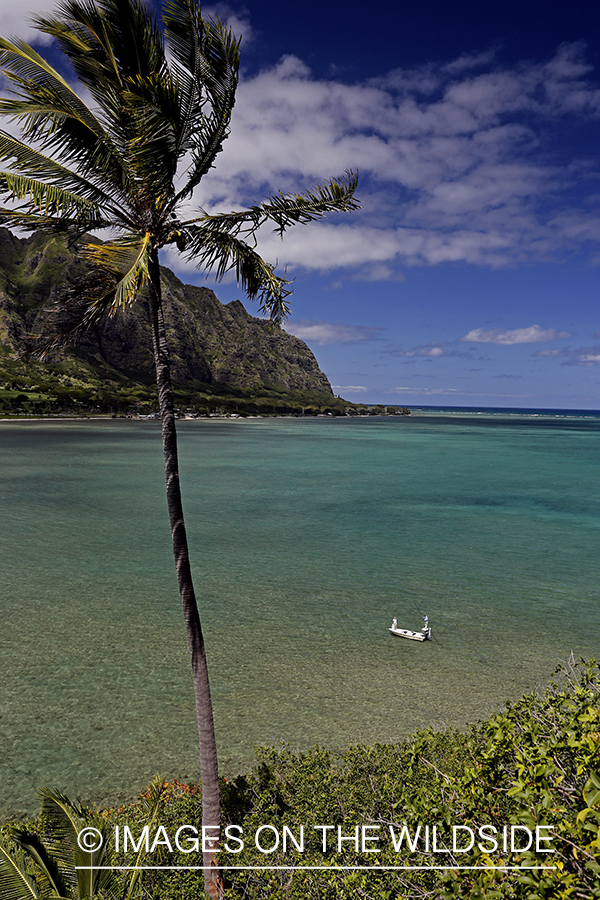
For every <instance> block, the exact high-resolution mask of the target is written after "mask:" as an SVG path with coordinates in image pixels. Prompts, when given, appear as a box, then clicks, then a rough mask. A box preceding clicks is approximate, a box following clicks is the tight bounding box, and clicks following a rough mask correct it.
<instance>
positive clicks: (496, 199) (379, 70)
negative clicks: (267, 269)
mask: <svg viewBox="0 0 600 900" xmlns="http://www.w3.org/2000/svg"><path fill="white" fill-rule="evenodd" d="M28 6H29V8H30V9H31V10H32V11H40V10H49V9H51V8H53V6H54V3H53V2H51V0H30V2H29V3H28ZM204 11H205V12H216V13H218V14H219V15H220V16H221V17H222V18H226V19H228V21H229V22H230V23H231V24H232V26H233V27H234V29H235V30H236V32H238V33H241V34H242V35H243V44H242V48H243V55H242V61H243V70H242V79H241V83H240V88H239V93H238V103H237V106H236V110H235V112H234V117H233V120H232V132H231V136H230V138H229V140H228V142H227V144H226V147H225V150H224V152H223V153H222V154H221V155H220V158H219V160H218V168H217V169H216V170H215V171H214V172H213V173H211V174H210V176H208V177H207V178H206V179H205V180H204V182H203V184H202V186H201V189H200V191H199V194H198V197H197V198H196V199H197V201H198V202H200V203H201V204H202V205H203V206H204V207H205V208H208V209H210V210H215V211H216V210H224V209H230V208H236V207H237V208H239V206H240V205H242V204H244V203H247V202H255V201H258V200H261V199H263V197H264V196H265V195H267V194H268V193H269V192H270V191H275V190H277V189H282V190H284V191H292V190H302V189H306V188H309V187H311V186H314V185H315V184H317V183H318V182H319V181H322V180H324V179H327V178H330V177H332V176H336V175H339V174H341V173H342V172H343V171H344V170H345V169H347V168H351V169H358V170H359V174H360V185H359V190H358V196H359V197H360V199H361V200H362V204H363V205H362V210H361V211H359V212H355V213H353V214H351V215H347V216H331V217H329V218H328V219H327V220H325V221H323V222H322V223H318V224H316V225H312V226H309V227H303V228H297V229H295V230H294V231H290V232H289V233H288V235H287V236H286V238H285V240H284V242H283V243H282V242H280V241H279V239H275V238H274V237H273V235H271V234H269V233H266V234H264V235H261V239H260V250H261V252H262V253H263V255H265V256H266V258H268V259H269V260H271V261H273V262H274V261H275V260H277V261H278V264H279V266H280V267H281V269H283V268H284V267H285V266H287V272H288V277H289V276H291V277H293V278H294V279H295V281H294V296H293V298H292V309H293V313H292V317H291V320H290V322H289V324H288V326H287V328H288V329H289V330H290V331H291V332H292V333H294V334H297V335H298V336H299V337H301V338H303V339H304V340H305V341H306V342H307V343H308V344H309V346H310V347H311V349H312V350H313V351H314V352H315V354H316V356H317V359H318V360H319V363H320V365H321V368H322V369H323V370H324V371H325V373H326V374H327V375H328V377H329V379H330V381H331V383H332V385H333V386H334V390H335V393H338V394H341V395H342V396H344V397H346V398H348V399H350V400H356V401H363V402H383V403H402V404H406V405H409V406H410V405H419V404H427V405H438V404H439V405H466V406H515V407H565V408H587V409H600V316H598V313H597V310H598V293H599V290H598V288H599V276H600V269H599V264H600V161H599V155H600V141H599V138H600V8H599V7H598V4H597V3H592V2H587V0H577V2H575V3H564V2H559V3H551V4H548V3H547V2H538V0H521V2H518V3H517V2H512V0H510V2H509V0H498V2H489V3H481V0H479V2H465V0H462V2H461V0H457V2H455V3H454V4H448V3H442V2H437V0H420V2H419V3H411V2H409V3H404V4H397V3H388V2H377V0H374V2H371V4H370V5H369V7H368V9H367V7H366V6H364V4H360V5H359V4H358V3H355V2H345V3H332V2H329V3H322V2H320V3H316V2H314V0H303V2H302V3H300V2H296V0H287V2H286V3H285V4H282V3H281V2H274V0H249V2H248V3H237V2H235V0H229V2H228V3H227V4H225V3H223V4H221V3H219V4H216V5H215V4H212V5H211V6H205V7H204ZM0 30H1V31H2V32H3V33H5V34H7V33H12V34H15V33H17V34H21V35H22V36H24V37H26V38H28V39H31V37H32V35H31V33H29V34H28V33H27V25H26V22H25V19H24V17H23V4H22V3H19V4H17V3H16V2H13V0H0ZM163 262H164V263H166V264H167V265H169V266H170V267H171V268H173V269H174V270H175V271H176V272H177V274H178V275H179V276H180V277H181V278H183V279H184V280H186V281H195V282H197V283H206V282H205V281H204V278H203V277H201V276H200V275H199V274H198V273H197V272H196V271H195V270H194V269H193V268H190V267H189V266H188V267H186V266H184V265H182V262H181V260H180V259H178V258H177V256H176V255H175V254H174V253H170V254H169V255H165V257H164V258H163ZM209 283H210V282H209ZM216 290H217V295H218V296H219V298H220V299H221V300H222V301H223V302H227V301H229V300H232V299H235V298H238V297H239V298H240V299H242V301H244V298H243V296H242V295H241V294H240V292H239V290H238V289H237V288H236V286H235V284H233V283H225V284H222V285H219V286H218V287H217V288H216ZM245 305H246V307H247V308H248V310H249V311H250V312H253V311H254V310H253V308H252V305H251V304H250V303H246V304H245Z"/></svg>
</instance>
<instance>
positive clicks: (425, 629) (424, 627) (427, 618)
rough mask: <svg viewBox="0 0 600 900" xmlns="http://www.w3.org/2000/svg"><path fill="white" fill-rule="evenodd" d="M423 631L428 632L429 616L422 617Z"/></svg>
mask: <svg viewBox="0 0 600 900" xmlns="http://www.w3.org/2000/svg"><path fill="white" fill-rule="evenodd" d="M423 622H424V623H425V624H424V625H423V631H429V616H423Z"/></svg>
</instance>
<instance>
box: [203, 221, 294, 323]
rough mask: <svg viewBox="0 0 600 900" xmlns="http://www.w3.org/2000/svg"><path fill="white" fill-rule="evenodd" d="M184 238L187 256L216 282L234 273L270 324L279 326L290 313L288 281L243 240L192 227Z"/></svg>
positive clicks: (290, 290)
mask: <svg viewBox="0 0 600 900" xmlns="http://www.w3.org/2000/svg"><path fill="white" fill-rule="evenodd" d="M186 237H187V240H188V243H187V252H188V255H189V257H190V258H191V259H193V260H194V261H195V262H196V264H197V266H198V267H199V268H200V267H202V268H205V269H207V270H208V271H210V272H211V273H212V274H213V275H214V276H215V278H216V279H217V281H221V280H222V279H223V278H224V277H225V275H226V274H227V273H228V272H231V271H233V272H235V277H236V281H237V283H238V285H239V286H240V287H241V288H242V289H243V290H244V291H245V292H246V294H247V295H248V297H249V298H250V299H251V300H257V301H258V303H259V308H260V310H261V312H265V313H267V314H268V315H269V317H270V318H271V321H273V322H275V323H277V324H280V323H281V322H282V321H283V319H285V318H287V316H288V315H289V311H290V310H289V306H288V304H287V303H286V297H289V295H290V294H291V293H292V288H291V287H289V285H290V284H291V282H289V281H287V279H286V278H285V276H284V277H283V278H281V277H280V276H279V275H276V274H275V271H274V268H275V267H274V266H272V265H270V264H269V263H267V262H265V261H264V259H262V257H261V256H260V255H259V254H258V253H257V252H256V251H255V250H254V249H253V248H252V247H250V246H249V245H248V244H247V243H246V242H245V241H241V240H239V239H238V238H236V237H234V236H232V235H231V234H228V233H227V232H219V231H216V230H215V229H211V230H210V231H206V230H205V229H203V228H202V227H197V228H196V227H193V226H192V227H190V228H189V229H187V232H186Z"/></svg>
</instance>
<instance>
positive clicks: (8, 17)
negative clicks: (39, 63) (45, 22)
mask: <svg viewBox="0 0 600 900" xmlns="http://www.w3.org/2000/svg"><path fill="white" fill-rule="evenodd" d="M55 9H56V0H27V3H26V4H23V3H19V2H17V0H2V2H1V3H0V34H1V35H3V36H4V37H9V38H10V37H18V38H21V39H22V40H25V41H27V42H28V43H31V42H32V41H35V42H36V43H38V44H49V43H51V38H50V37H48V36H46V35H43V34H40V32H39V31H37V30H36V29H35V28H33V27H32V24H31V18H32V16H34V15H44V16H45V15H48V14H49V13H51V12H53V11H54V10H55Z"/></svg>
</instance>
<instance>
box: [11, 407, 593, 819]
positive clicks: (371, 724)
mask: <svg viewBox="0 0 600 900" xmlns="http://www.w3.org/2000/svg"><path fill="white" fill-rule="evenodd" d="M411 408H412V410H413V412H414V414H413V415H412V416H410V417H395V416H394V417H361V418H352V417H344V418H331V417H326V418H324V417H318V418H314V419H313V418H309V417H306V418H299V419H293V418H262V419H260V418H258V419H243V418H240V419H216V418H213V419H210V420H201V419H199V420H181V421H180V423H179V424H178V429H179V437H180V465H181V480H182V492H183V500H184V508H185V513H186V522H187V527H188V537H189V542H190V552H191V559H192V566H193V572H194V579H195V584H196V590H197V594H198V600H199V606H200V615H201V620H202V624H203V629H204V632H205V637H206V644H207V654H208V662H209V671H210V676H211V687H212V691H213V702H214V709H215V722H216V730H217V745H218V749H219V757H220V767H221V771H222V773H223V774H226V775H233V774H236V773H237V772H239V771H242V770H243V769H245V768H248V767H249V766H251V765H252V762H253V759H254V747H255V746H257V745H260V744H264V743H269V744H271V743H273V744H287V745H289V746H290V747H292V748H293V749H298V750H306V749H308V748H309V747H310V746H313V745H314V744H316V743H319V744H321V745H323V746H326V747H330V748H332V749H334V750H336V749H339V750H342V749H343V748H344V747H346V746H348V745H349V744H352V743H369V744H373V743H376V742H387V741H395V740H400V739H403V738H404V737H406V736H408V735H409V734H410V733H412V732H413V731H414V730H416V729H421V728H428V727H433V728H445V727H457V728H465V727H467V726H468V723H469V722H474V721H476V720H478V719H480V718H482V717H485V716H487V715H489V714H490V713H492V712H494V711H496V710H500V709H502V708H503V706H504V704H505V702H507V701H511V700H516V699H517V698H518V697H519V696H521V695H522V694H523V693H524V692H529V691H532V690H535V689H536V688H542V687H543V686H544V685H545V684H547V682H548V680H549V679H550V678H551V675H552V671H553V669H554V668H555V667H556V666H557V665H559V663H560V662H561V660H565V659H567V658H568V657H569V655H570V654H571V653H573V654H574V655H575V657H576V658H578V657H580V656H584V657H590V656H596V657H597V656H598V653H599V651H600V646H599V641H598V638H597V635H598V633H599V629H598V625H600V604H599V602H598V600H599V599H600V596H599V595H600V589H599V587H598V585H599V579H598V575H599V574H600V573H599V568H600V565H599V563H598V554H597V546H598V529H599V526H600V490H599V488H598V484H599V483H600V479H599V478H598V476H599V474H600V454H599V452H598V451H599V450H600V412H598V411H595V410H523V409H511V408H504V409H490V408H484V407H479V408H476V407H467V408H464V407H462V408H460V407H441V406H419V407H417V406H412V407H411ZM1 424H2V427H0V456H1V459H2V468H1V472H2V475H1V487H2V500H3V503H2V511H1V513H0V515H1V516H2V517H3V519H2V539H1V541H2V551H3V573H4V578H3V583H2V586H1V588H0V598H1V601H0V645H1V647H2V658H3V662H4V666H3V668H4V671H5V673H6V679H5V681H6V684H5V690H4V692H3V696H2V698H1V699H0V715H1V716H2V732H1V736H0V750H1V753H0V758H1V760H2V762H1V764H0V765H1V776H2V777H1V779H0V814H1V816H2V819H3V820H4V819H6V818H8V817H10V816H23V815H26V814H28V813H31V812H35V811H36V810H37V808H38V798H37V796H36V794H35V791H36V789H38V788H40V787H43V786H51V787H57V788H60V789H62V790H65V791H67V792H68V793H70V794H72V795H76V796H80V797H81V798H82V800H84V802H90V803H91V802H94V803H103V804H109V805H114V804H116V803H118V802H121V801H122V800H124V799H127V798H130V797H132V796H134V795H135V794H136V792H137V791H139V790H140V789H141V788H142V787H143V786H144V785H145V784H146V783H147V782H148V781H149V780H150V779H151V778H152V777H153V776H154V775H155V774H157V773H159V772H160V773H162V774H164V775H166V776H168V777H178V778H181V779H183V780H185V779H189V780H197V779H198V777H199V765H198V761H197V749H196V744H197V732H196V725H195V713H194V700H193V692H192V685H191V675H190V671H189V658H188V654H187V644H186V635H185V629H184V624H183V617H182V614H181V609H180V605H179V600H178V595H177V588H176V582H175V574H174V565H173V560H172V554H171V547H170V534H169V526H168V520H167V513H166V508H165V506H166V505H165V500H164V478H163V471H162V449H161V442H160V425H159V423H158V422H155V421H136V420H125V419H116V420H90V421H83V420H32V421H27V422H24V421H18V420H11V421H3V422H2V423H1ZM425 614H427V615H428V616H429V620H430V624H431V626H432V630H433V637H434V640H432V641H431V642H427V643H426V644H418V643H413V642H410V641H402V640H401V639H399V638H397V637H394V636H393V635H391V634H390V633H389V631H388V628H389V625H390V624H391V620H392V617H393V616H396V617H397V619H398V625H399V626H400V627H404V628H411V629H418V628H420V626H421V624H422V619H421V616H422V615H425Z"/></svg>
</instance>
